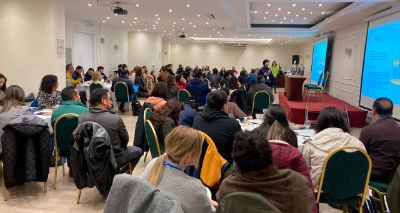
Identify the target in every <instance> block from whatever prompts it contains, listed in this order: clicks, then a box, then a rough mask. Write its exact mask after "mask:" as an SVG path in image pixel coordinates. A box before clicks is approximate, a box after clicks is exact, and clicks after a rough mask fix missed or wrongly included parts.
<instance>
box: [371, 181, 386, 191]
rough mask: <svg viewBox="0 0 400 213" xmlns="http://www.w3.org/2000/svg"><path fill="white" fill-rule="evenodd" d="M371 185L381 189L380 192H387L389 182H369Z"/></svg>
mask: <svg viewBox="0 0 400 213" xmlns="http://www.w3.org/2000/svg"><path fill="white" fill-rule="evenodd" d="M369 186H371V187H373V188H375V189H377V190H379V191H380V192H386V190H387V188H388V184H386V183H379V182H373V181H370V182H369Z"/></svg>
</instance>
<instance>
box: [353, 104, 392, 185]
mask: <svg viewBox="0 0 400 213" xmlns="http://www.w3.org/2000/svg"><path fill="white" fill-rule="evenodd" d="M392 114H393V102H392V101H391V100H390V99H388V98H378V99H376V100H375V101H374V104H373V106H372V119H373V120H374V122H373V123H371V124H370V125H369V126H367V127H365V128H364V129H363V130H362V131H361V135H360V140H361V142H363V144H364V146H365V149H366V150H367V152H368V154H369V156H370V157H371V160H372V172H371V178H370V179H371V181H375V182H382V183H388V182H389V181H390V176H391V174H393V173H394V170H395V169H396V168H395V165H396V162H400V161H399V160H400V125H399V123H398V122H397V121H396V120H394V119H393V118H392Z"/></svg>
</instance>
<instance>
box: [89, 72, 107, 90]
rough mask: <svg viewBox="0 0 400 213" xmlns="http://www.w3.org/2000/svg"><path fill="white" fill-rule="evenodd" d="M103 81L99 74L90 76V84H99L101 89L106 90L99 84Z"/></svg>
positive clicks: (95, 73)
mask: <svg viewBox="0 0 400 213" xmlns="http://www.w3.org/2000/svg"><path fill="white" fill-rule="evenodd" d="M101 80H103V78H102V76H101V73H100V72H97V71H96V72H94V73H93V75H92V84H100V85H101V87H102V88H106V86H105V85H104V84H103V82H101Z"/></svg>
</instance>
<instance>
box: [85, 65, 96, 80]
mask: <svg viewBox="0 0 400 213" xmlns="http://www.w3.org/2000/svg"><path fill="white" fill-rule="evenodd" d="M93 73H94V69H93V68H89V69H88V71H87V72H86V74H85V78H84V79H83V81H91V80H92V76H93Z"/></svg>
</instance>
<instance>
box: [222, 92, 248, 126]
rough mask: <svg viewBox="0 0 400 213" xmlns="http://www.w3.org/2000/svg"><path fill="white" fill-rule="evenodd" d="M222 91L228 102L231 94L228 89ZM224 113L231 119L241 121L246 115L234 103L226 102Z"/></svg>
mask: <svg viewBox="0 0 400 213" xmlns="http://www.w3.org/2000/svg"><path fill="white" fill-rule="evenodd" d="M222 90H223V91H224V92H225V93H226V95H227V96H228V100H230V99H231V94H230V91H229V88H227V87H224V88H222ZM226 113H227V114H228V115H229V117H231V118H238V119H243V118H244V117H247V115H246V114H245V113H244V112H243V111H242V110H241V109H240V108H239V107H238V105H237V104H236V103H235V102H231V101H228V103H227V108H226Z"/></svg>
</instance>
